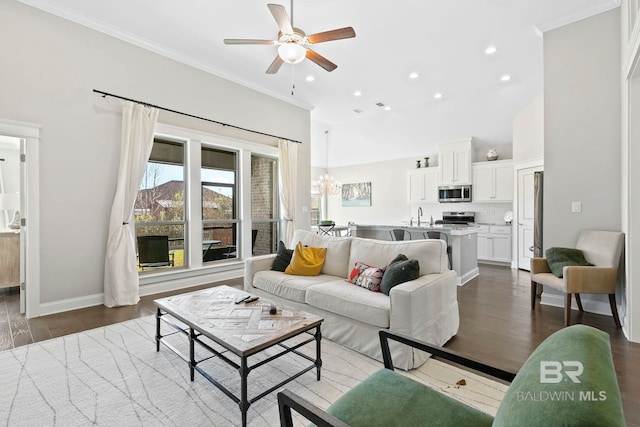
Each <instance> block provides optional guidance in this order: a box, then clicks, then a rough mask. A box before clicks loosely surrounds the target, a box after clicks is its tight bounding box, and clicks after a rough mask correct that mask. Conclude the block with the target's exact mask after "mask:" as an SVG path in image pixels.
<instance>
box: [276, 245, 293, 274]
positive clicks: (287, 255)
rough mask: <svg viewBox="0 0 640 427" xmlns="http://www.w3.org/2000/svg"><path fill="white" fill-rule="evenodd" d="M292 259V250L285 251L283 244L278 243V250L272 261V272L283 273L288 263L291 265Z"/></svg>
mask: <svg viewBox="0 0 640 427" xmlns="http://www.w3.org/2000/svg"><path fill="white" fill-rule="evenodd" d="M292 257H293V249H287V247H286V246H285V245H284V242H282V241H279V242H278V248H277V250H276V257H275V258H274V259H273V264H271V269H272V270H274V271H282V272H284V271H285V270H286V269H287V267H288V266H289V263H291V258H292Z"/></svg>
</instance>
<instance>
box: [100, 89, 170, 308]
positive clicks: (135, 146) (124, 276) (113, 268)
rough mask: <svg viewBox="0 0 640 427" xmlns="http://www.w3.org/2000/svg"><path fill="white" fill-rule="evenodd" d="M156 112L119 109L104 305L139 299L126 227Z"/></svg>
mask: <svg viewBox="0 0 640 427" xmlns="http://www.w3.org/2000/svg"><path fill="white" fill-rule="evenodd" d="M157 120H158V109H157V108H151V107H146V106H144V105H141V104H137V103H133V102H129V101H126V102H124V103H123V106H122V143H121V146H120V168H119V170H118V183H117V187H116V195H115V197H114V199H113V206H112V208H111V219H110V221H109V236H108V240H107V256H106V259H105V267H104V305H106V306H107V307H115V306H119V305H132V304H136V303H137V302H138V301H139V300H140V293H139V284H140V283H139V281H138V267H137V261H136V246H135V236H134V234H135V233H132V231H131V230H132V227H131V226H130V225H129V223H130V222H131V221H133V220H134V218H133V209H134V205H135V201H136V196H137V194H138V189H139V188H140V182H141V181H142V176H143V175H144V171H145V169H146V166H147V161H148V160H149V155H150V154H151V148H153V131H154V128H155V125H156V121H157Z"/></svg>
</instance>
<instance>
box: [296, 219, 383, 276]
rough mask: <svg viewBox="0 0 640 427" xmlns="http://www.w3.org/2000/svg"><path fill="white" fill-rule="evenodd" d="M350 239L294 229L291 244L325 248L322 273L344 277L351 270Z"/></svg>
mask: <svg viewBox="0 0 640 427" xmlns="http://www.w3.org/2000/svg"><path fill="white" fill-rule="evenodd" d="M351 239H352V238H351V237H335V236H321V235H318V234H316V233H312V232H311V231H306V230H296V231H295V232H294V234H293V242H292V244H293V245H294V246H295V245H296V244H297V243H298V242H301V243H302V244H303V245H306V246H311V247H316V248H327V256H326V257H325V260H324V265H323V266H322V274H329V275H331V276H338V277H342V278H343V279H346V278H347V277H348V274H349V272H350V271H351V270H350V269H349V253H350V250H351ZM368 264H369V263H368ZM371 265H381V264H371ZM352 268H353V266H352Z"/></svg>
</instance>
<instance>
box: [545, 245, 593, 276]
mask: <svg viewBox="0 0 640 427" xmlns="http://www.w3.org/2000/svg"><path fill="white" fill-rule="evenodd" d="M544 254H545V257H546V258H547V263H548V264H549V269H551V272H552V273H553V274H555V275H556V276H558V277H562V268H563V267H564V266H565V265H593V264H591V263H590V262H589V261H587V260H586V259H585V258H584V254H583V253H582V251H581V250H580V249H573V248H549V249H547V250H546V251H545V253H544Z"/></svg>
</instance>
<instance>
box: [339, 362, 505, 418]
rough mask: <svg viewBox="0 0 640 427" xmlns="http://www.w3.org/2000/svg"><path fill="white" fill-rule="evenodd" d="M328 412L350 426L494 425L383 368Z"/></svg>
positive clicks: (473, 411)
mask: <svg viewBox="0 0 640 427" xmlns="http://www.w3.org/2000/svg"><path fill="white" fill-rule="evenodd" d="M327 412H328V413H330V414H332V415H334V416H335V417H337V418H339V419H340V420H342V421H344V422H345V423H346V424H348V425H350V426H369V427H377V426H381V427H386V426H394V425H404V426H420V425H433V426H445V425H446V426H454V425H455V426H474V427H476V426H477V427H481V426H490V425H491V422H492V421H493V419H492V417H491V416H490V415H487V414H485V413H483V412H480V411H478V410H477V409H474V408H472V407H470V406H467V405H464V404H462V403H460V402H459V401H457V400H455V399H453V398H451V397H449V396H446V395H444V394H443V393H440V392H438V391H437V390H434V389H432V388H431V387H427V386H425V385H424V384H421V383H419V382H417V381H415V380H413V379H411V378H407V377H405V376H403V375H401V374H399V373H397V372H394V371H392V370H390V369H381V370H379V371H377V372H376V373H374V374H373V375H371V376H369V377H368V378H367V379H365V380H364V381H362V382H361V383H360V384H358V385H357V386H355V387H353V388H352V389H351V390H349V391H348V392H346V393H345V394H344V395H343V396H342V397H340V399H338V401H336V402H335V403H334V404H332V405H331V406H330V407H329V408H328V409H327Z"/></svg>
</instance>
